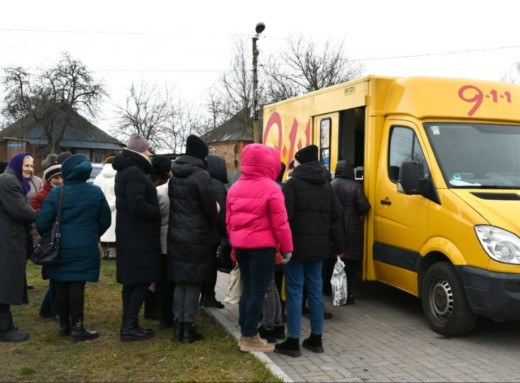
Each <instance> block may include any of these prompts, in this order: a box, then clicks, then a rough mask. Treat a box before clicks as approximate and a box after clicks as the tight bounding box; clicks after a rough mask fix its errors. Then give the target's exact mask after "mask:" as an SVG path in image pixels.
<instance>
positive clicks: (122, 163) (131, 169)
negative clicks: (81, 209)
mask: <svg viewBox="0 0 520 383" xmlns="http://www.w3.org/2000/svg"><path fill="white" fill-rule="evenodd" d="M112 166H113V168H114V169H115V170H116V171H117V174H116V180H115V192H116V211H117V214H116V249H117V257H116V266H117V271H116V279H117V282H119V283H122V284H124V285H133V284H148V283H151V282H154V281H158V280H159V275H160V265H161V242H160V235H161V213H160V210H159V202H158V199H157V190H156V188H155V185H154V184H153V182H152V181H151V179H150V175H151V174H152V172H153V171H154V170H153V166H152V163H151V162H150V161H148V160H147V159H146V158H145V157H144V156H142V155H141V154H139V153H136V152H133V151H131V150H127V149H124V150H123V152H122V153H121V154H118V155H117V156H115V157H114V160H113V161H112Z"/></svg>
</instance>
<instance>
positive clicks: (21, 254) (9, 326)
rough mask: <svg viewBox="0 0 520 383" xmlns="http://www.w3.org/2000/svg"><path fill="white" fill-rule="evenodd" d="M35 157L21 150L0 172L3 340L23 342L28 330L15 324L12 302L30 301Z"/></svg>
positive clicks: (0, 317)
mask: <svg viewBox="0 0 520 383" xmlns="http://www.w3.org/2000/svg"><path fill="white" fill-rule="evenodd" d="M32 172H33V158H32V157H31V155H30V154H29V153H19V154H17V155H15V156H14V157H13V158H12V159H11V160H10V161H9V163H8V166H7V168H6V169H5V171H4V173H2V174H0V238H1V239H2V240H1V241H0V341H2V342H23V341H25V340H27V339H29V334H27V333H24V332H21V331H18V330H17V329H16V328H15V327H14V325H13V317H12V314H11V305H21V304H22V303H27V291H26V290H25V288H26V284H25V264H26V260H27V240H26V239H27V235H26V230H27V227H28V225H29V224H30V223H31V222H33V221H34V219H35V213H34V210H33V209H32V208H31V207H30V206H29V205H28V204H27V201H26V194H27V192H28V191H29V190H30V185H29V178H30V177H31V174H32Z"/></svg>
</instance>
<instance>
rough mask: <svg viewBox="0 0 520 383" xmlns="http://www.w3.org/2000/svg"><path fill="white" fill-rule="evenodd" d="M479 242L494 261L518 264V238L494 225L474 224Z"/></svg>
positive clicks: (519, 239)
mask: <svg viewBox="0 0 520 383" xmlns="http://www.w3.org/2000/svg"><path fill="white" fill-rule="evenodd" d="M475 232H476V233H477V237H478V240H479V241H480V244H481V245H482V247H483V248H484V250H485V251H486V253H487V254H488V255H489V256H490V257H491V258H493V259H494V260H495V261H498V262H503V263H512V264H516V265H518V264H520V238H519V237H518V236H517V235H515V234H513V233H511V232H509V231H506V230H504V229H500V228H498V227H494V226H487V225H479V226H475Z"/></svg>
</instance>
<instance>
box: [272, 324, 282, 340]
mask: <svg viewBox="0 0 520 383" xmlns="http://www.w3.org/2000/svg"><path fill="white" fill-rule="evenodd" d="M274 333H275V335H276V339H278V340H285V327H284V326H283V324H281V325H278V326H277V325H275V326H274Z"/></svg>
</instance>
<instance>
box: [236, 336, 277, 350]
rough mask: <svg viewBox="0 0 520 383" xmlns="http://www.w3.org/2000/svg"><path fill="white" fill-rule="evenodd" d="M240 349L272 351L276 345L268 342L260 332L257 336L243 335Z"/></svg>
mask: <svg viewBox="0 0 520 383" xmlns="http://www.w3.org/2000/svg"><path fill="white" fill-rule="evenodd" d="M239 346H240V351H242V352H248V351H259V352H271V351H274V346H273V345H272V344H268V343H267V342H266V341H265V339H262V338H260V336H259V335H258V334H256V335H255V336H243V337H241V338H240V342H239Z"/></svg>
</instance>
